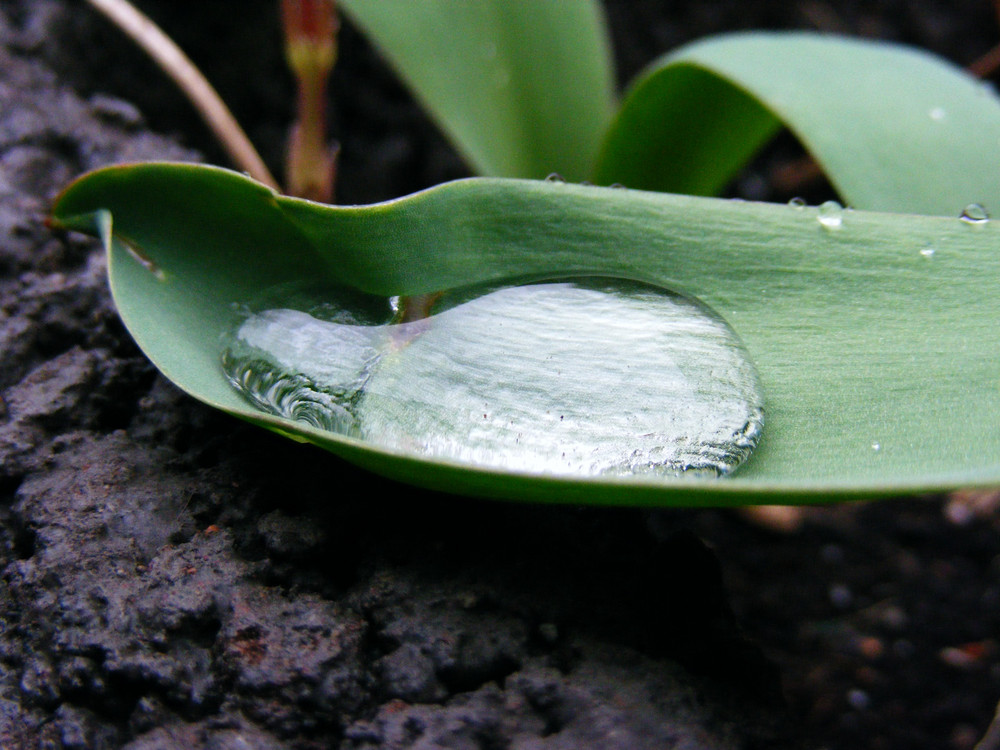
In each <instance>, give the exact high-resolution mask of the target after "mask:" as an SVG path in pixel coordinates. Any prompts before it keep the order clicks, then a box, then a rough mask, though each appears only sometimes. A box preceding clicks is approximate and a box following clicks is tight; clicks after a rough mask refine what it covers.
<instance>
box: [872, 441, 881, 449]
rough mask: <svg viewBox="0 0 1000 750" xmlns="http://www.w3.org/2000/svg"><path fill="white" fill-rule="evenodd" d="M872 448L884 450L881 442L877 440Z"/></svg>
mask: <svg viewBox="0 0 1000 750" xmlns="http://www.w3.org/2000/svg"><path fill="white" fill-rule="evenodd" d="M872 450H873V451H880V450H882V444H881V443H877V442H876V443H872Z"/></svg>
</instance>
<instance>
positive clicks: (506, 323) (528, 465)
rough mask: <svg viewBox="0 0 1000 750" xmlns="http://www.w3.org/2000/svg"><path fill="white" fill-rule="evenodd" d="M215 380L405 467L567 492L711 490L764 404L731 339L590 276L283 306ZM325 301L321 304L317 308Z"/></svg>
mask: <svg viewBox="0 0 1000 750" xmlns="http://www.w3.org/2000/svg"><path fill="white" fill-rule="evenodd" d="M272 297H273V298H274V299H281V300H282V302H283V304H282V305H281V306H277V305H276V304H269V303H266V302H265V303H264V304H259V305H257V307H258V308H259V311H256V312H248V314H247V315H246V317H245V319H244V320H243V321H242V322H241V323H240V325H239V326H238V328H237V329H236V330H235V332H234V333H233V334H232V336H231V340H230V341H229V342H228V346H227V347H226V349H225V353H224V356H223V368H224V370H225V372H226V375H227V377H228V378H229V380H230V382H231V383H232V384H233V386H234V387H235V388H237V389H238V390H239V391H240V392H241V393H243V394H244V396H245V397H246V398H247V399H249V400H250V401H251V402H252V403H253V404H255V405H256V406H257V407H258V408H260V409H262V410H264V411H267V412H270V413H273V414H277V415H280V416H284V417H287V418H289V419H293V420H300V421H304V422H308V423H310V424H312V425H314V426H316V427H319V428H322V429H325V430H329V431H332V432H337V433H341V434H344V435H349V436H352V437H356V438H359V439H361V440H364V441H366V442H370V443H373V444H375V445H378V446H382V447H385V448H388V449H391V450H395V451H403V452H409V453H414V454H418V455H420V456H424V457H427V458H433V459H445V460H451V461H459V462H463V463H469V464H474V465H478V466H482V467H488V468H492V469H503V470H510V471H517V472H533V473H540V474H553V475H562V476H592V475H614V476H623V477H627V476H633V475H639V476H643V475H645V476H648V475H661V476H672V475H681V474H684V475H696V476H712V477H714V476H719V475H723V474H727V473H729V472H730V471H732V470H733V469H735V468H736V467H737V466H739V464H741V463H742V462H743V461H744V460H746V458H747V457H748V456H749V455H750V453H751V451H752V450H753V448H754V446H755V445H756V444H757V441H758V439H759V437H760V434H761V429H762V424H763V405H762V398H761V393H760V388H759V385H758V381H757V376H756V372H755V370H754V367H753V364H752V363H751V361H750V360H749V358H748V356H747V354H746V352H745V351H744V349H743V348H742V346H741V345H740V343H739V341H738V339H737V338H736V336H735V335H734V333H733V332H732V330H731V329H730V328H729V326H728V325H727V324H726V323H725V322H724V321H723V320H722V319H720V318H719V317H718V316H716V315H714V314H713V313H712V312H711V311H710V310H708V309H706V308H705V307H704V306H702V305H699V304H697V303H695V302H692V301H690V300H688V299H686V298H683V297H679V296H677V295H674V294H671V293H669V292H666V291H664V290H662V289H660V288H658V287H654V286H650V285H647V284H641V283H637V282H632V281H624V280H620V279H608V278H581V279H572V280H564V281H557V282H546V283H538V284H528V285H523V286H514V287H506V288H500V289H492V290H479V291H464V292H453V293H448V294H446V295H443V296H442V297H441V298H440V299H438V300H437V301H436V303H435V304H434V306H433V308H432V309H431V314H430V316H429V317H427V318H424V319H422V320H417V321H415V322H399V321H401V320H403V318H404V316H403V315H402V314H401V313H400V312H399V311H397V310H396V309H395V304H396V301H395V300H380V299H375V298H371V297H362V296H360V295H358V294H357V293H347V292H343V291H331V290H324V291H322V292H321V291H317V290H314V291H311V292H300V293H296V294H292V295H288V294H275V295H272ZM321 299H322V300H323V302H322V303H318V300H321Z"/></svg>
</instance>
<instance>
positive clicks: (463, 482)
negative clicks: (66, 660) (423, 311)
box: [53, 164, 1000, 505]
mask: <svg viewBox="0 0 1000 750" xmlns="http://www.w3.org/2000/svg"><path fill="white" fill-rule="evenodd" d="M109 216H110V217H113V231H114V237H115V241H114V242H113V243H112V244H111V246H110V247H109V270H110V278H111V286H112V291H113V294H114V297H115V302H116V304H117V305H118V309H119V311H120V312H121V315H122V318H123V319H124V321H125V323H126V325H127V326H128V328H129V330H130V331H131V333H132V335H133V336H134V337H135V339H136V341H137V342H138V343H139V345H140V346H141V347H142V348H143V350H144V351H145V352H146V354H147V355H148V356H149V357H150V359H151V360H152V361H153V362H154V363H155V364H156V365H157V367H159V368H160V369H161V370H162V371H163V373H164V374H165V375H167V377H169V378H170V379H171V380H173V381H174V382H175V383H177V384H178V385H179V386H180V387H181V388H183V389H185V390H186V391H188V392H189V393H191V394H192V395H194V396H196V397H197V398H199V399H201V400H202V401H204V402H206V403H209V404H212V405H214V406H217V407H219V408H221V409H224V410H226V411H228V412H230V413H232V414H235V415H237V416H240V417H242V418H244V419H247V420H250V421H252V422H255V423H257V424H261V425H264V426H266V427H269V428H271V429H274V430H277V431H279V432H282V433H283V434H287V435H289V436H293V437H297V438H299V439H304V440H308V441H310V442H313V443H316V444H317V445H321V446H323V447H324V448H327V449H329V450H332V451H334V452H336V453H338V454H340V455H342V456H344V457H346V458H348V459H350V460H352V461H355V462H357V463H359V464H361V465H363V466H367V467H369V468H371V469H372V470H374V471H377V472H380V473H384V474H387V475H390V476H393V477H396V478H399V479H402V480H405V481H409V482H413V483H417V484H421V485H427V486H431V487H437V488H441V489H445V490H448V491H452V492H464V493H471V494H480V495H490V496H497V497H508V498H522V499H537V500H545V501H573V502H588V503H625V504H660V505H681V504H709V503H762V502H810V501H828V500H833V499H840V498H848V497H859V496H875V495H891V494H909V493H914V492H921V491H931V490H941V489H945V488H950V487H954V486H959V485H965V486H969V485H990V484H995V483H997V482H1000V430H998V429H997V424H998V422H1000V385H998V383H1000V337H998V336H997V333H998V331H997V320H998V319H1000V288H998V287H1000V253H997V252H996V248H997V245H998V241H1000V226H998V223H997V222H985V223H981V224H971V223H969V222H965V221H962V220H959V219H958V218H954V217H951V218H943V217H929V216H912V215H899V214H887V213H876V212H868V211H846V212H845V213H844V214H843V215H842V216H841V217H840V219H841V224H840V226H839V227H832V226H824V225H823V224H822V223H821V222H820V221H819V220H818V219H819V213H818V211H817V209H814V208H796V207H792V206H783V205H770V204H757V203H744V202H734V201H723V200H719V199H713V198H699V197H688V196H679V195H669V194H657V193H647V192H642V191H634V190H616V189H610V188H597V187H586V186H578V185H569V184H553V183H547V182H541V181H526V180H504V179H472V180H463V181H459V182H454V183H448V184H445V185H441V186H438V187H436V188H433V189H430V190H427V191H424V192H422V193H418V194H415V195H413V196H409V197H406V198H402V199H399V200H395V201H391V202H388V203H384V204H378V205H374V206H368V207H330V206H322V205H318V204H314V203H309V202H307V201H302V200H295V199H290V198H283V197H278V196H276V195H275V194H273V193H272V192H271V191H269V190H267V189H266V188H264V187H262V186H260V185H258V184H256V183H253V182H252V181H250V180H249V179H247V178H245V177H242V176H240V175H237V174H235V173H231V172H228V171H225V170H221V169H217V168H210V167H198V166H192V165H162V164H160V165H144V166H134V167H113V168H108V169H105V170H102V171H98V172H96V173H93V174H91V175H89V176H86V177H84V178H82V179H81V180H79V181H77V182H76V183H74V184H73V185H72V186H71V187H70V188H69V189H67V191H66V192H65V193H64V194H63V195H62V196H61V197H60V198H59V199H58V201H57V203H56V205H55V208H54V213H53V219H54V222H55V223H56V224H58V225H62V226H64V227H67V228H71V229H78V230H81V231H88V232H91V233H98V234H99V233H101V231H102V227H103V229H104V230H106V229H107V228H108V226H109V224H108V221H109ZM835 223H836V222H833V221H829V222H828V224H831V225H832V224H835ZM129 248H131V252H130V250H129ZM133 254H137V255H139V256H141V257H142V258H144V259H145V262H144V263H140V262H138V261H137V259H136V257H135V256H134V255H133ZM151 268H155V269H156V270H157V273H153V272H151V270H150V269H151ZM582 272H589V273H604V274H615V275H622V276H632V277H638V278H640V279H645V280H649V281H654V282H657V283H660V284H662V285H664V286H666V287H668V288H670V289H673V290H676V291H679V292H682V293H685V294H687V295H690V296H693V297H695V298H697V299H699V300H701V301H703V302H704V303H706V304H708V305H709V306H711V307H712V308H713V309H714V310H715V311H716V312H718V313H719V314H720V315H721V316H723V317H724V318H725V319H726V320H727V321H728V322H729V323H730V324H731V325H732V327H733V328H734V329H735V330H736V332H737V333H738V334H739V336H740V337H741V338H742V340H743V342H744V343H745V345H746V348H747V350H748V351H749V352H750V354H751V356H752V358H753V359H754V361H755V362H756V364H757V367H758V371H759V373H760V377H761V381H762V385H763V388H764V393H765V398H766V408H767V416H766V423H765V428H764V436H763V439H762V441H761V443H760V445H759V447H758V449H757V451H756V452H755V454H754V455H753V456H752V457H751V458H750V460H749V461H748V463H747V464H745V466H744V467H743V468H742V469H740V470H739V471H738V472H737V473H736V474H735V475H734V476H733V477H731V478H727V479H720V480H694V481H692V480H686V479H656V480H654V479H635V480H625V479H605V478H588V479H566V478H553V477H544V476H533V475H530V474H520V473H513V472H508V473H504V472H497V471H487V470H482V469H477V468H476V467H474V466H468V465H461V464H458V463H451V462H447V461H435V460H428V459H423V458H420V457H418V456H416V455H414V454H411V453H408V452H406V451H403V450H399V451H389V450H385V449H380V448H378V447H375V446H372V445H370V444H366V443H364V442H362V441H359V440H357V439H353V438H350V437H342V436H338V435H334V434H331V433H327V432H322V431H319V430H316V429H314V428H311V427H309V426H308V425H306V424H304V423H301V422H293V421H289V420H283V419H280V418H277V417H272V416H269V415H267V414H264V413H261V412H259V411H257V410H255V409H254V408H252V407H250V406H249V405H248V403H247V402H245V401H244V400H243V399H242V398H241V397H240V396H238V395H237V394H236V392H235V391H233V389H232V388H231V387H230V385H229V384H228V382H227V381H226V379H225V377H224V376H223V373H222V370H221V368H220V365H219V359H220V347H221V343H220V337H221V336H222V334H223V333H225V332H226V331H228V330H231V329H232V326H233V325H234V324H235V322H236V321H237V319H238V313H237V311H236V310H235V309H234V305H239V304H241V303H244V302H246V301H247V300H248V299H252V298H254V297H256V296H257V295H259V294H260V293H261V292H262V291H263V290H265V289H271V288H273V287H274V286H275V285H276V284H279V285H280V284H281V283H283V282H289V281H294V280H296V279H303V278H305V279H321V278H326V279H329V280H333V281H337V282H339V283H344V284H347V285H350V286H352V287H356V288H358V289H360V290H364V291H367V292H372V293H377V294H385V295H389V294H419V293H424V292H431V291H435V290H439V289H447V288H451V287H456V286H465V285H468V284H470V283H474V282H486V281H502V280H505V279H511V278H523V277H524V276H526V275H531V276H546V275H551V276H566V275H568V274H573V273H582Z"/></svg>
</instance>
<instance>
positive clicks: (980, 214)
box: [958, 203, 990, 224]
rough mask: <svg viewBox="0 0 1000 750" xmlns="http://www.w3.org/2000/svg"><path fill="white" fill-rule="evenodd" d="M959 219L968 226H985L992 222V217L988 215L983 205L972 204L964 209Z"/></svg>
mask: <svg viewBox="0 0 1000 750" xmlns="http://www.w3.org/2000/svg"><path fill="white" fill-rule="evenodd" d="M958 218H960V219H961V220H962V221H964V222H965V223H967V224H985V223H986V222H988V221H989V220H990V215H989V214H988V213H986V209H985V208H983V205H982V204H981V203H970V204H969V205H968V206H966V207H965V208H963V209H962V213H961V215H960V216H959V217H958Z"/></svg>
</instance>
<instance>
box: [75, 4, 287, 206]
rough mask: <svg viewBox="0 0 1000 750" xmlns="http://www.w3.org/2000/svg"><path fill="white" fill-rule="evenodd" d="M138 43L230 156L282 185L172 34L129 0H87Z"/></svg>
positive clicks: (261, 178) (265, 179)
mask: <svg viewBox="0 0 1000 750" xmlns="http://www.w3.org/2000/svg"><path fill="white" fill-rule="evenodd" d="M87 2H89V3H90V4H91V5H92V6H93V7H94V8H96V9H97V10H99V11H100V12H101V13H103V14H104V15H105V16H106V17H107V18H108V19H110V20H111V22H112V23H114V24H115V25H116V26H117V27H118V28H120V29H121V30H122V31H123V32H125V34H127V35H128V36H129V37H130V38H131V39H132V40H133V41H134V42H135V43H136V44H138V45H139V46H140V47H141V48H142V49H143V50H144V51H145V52H146V53H147V54H148V55H149V56H150V57H151V58H152V59H153V60H154V61H155V62H156V64H157V65H159V66H160V68H161V69H162V70H163V71H164V72H165V73H166V74H167V75H168V76H170V77H171V78H172V79H173V81H174V82H175V83H176V84H177V86H178V87H179V88H180V89H181V91H182V92H184V95H185V96H186V97H187V98H188V100H189V101H190V102H191V103H192V104H193V105H194V107H195V109H196V110H198V113H199V114H200V115H201V117H202V119H204V120H205V123H206V124H207V125H208V127H209V128H210V129H211V131H212V133H213V135H214V136H215V137H216V139H217V140H218V141H219V143H220V144H222V147H223V148H224V149H225V150H226V153H227V154H228V155H229V158H230V159H232V161H233V163H234V164H235V165H236V166H237V167H238V168H239V169H242V170H243V171H244V172H246V173H247V174H249V175H250V176H251V177H253V178H254V179H255V180H257V181H258V182H262V183H264V184H265V185H267V186H269V187H271V188H274V189H275V190H278V189H280V188H279V187H278V183H277V181H276V180H275V179H274V177H273V176H272V175H271V173H270V171H269V170H268V168H267V166H266V165H265V164H264V160H263V159H261V157H260V154H258V153H257V150H256V149H255V148H254V147H253V144H252V143H250V139H249V138H247V135H246V133H244V132H243V128H241V127H240V126H239V123H237V122H236V118H235V117H233V115H232V113H231V112H230V111H229V108H228V107H226V105H225V104H224V103H223V102H222V99H221V98H220V97H219V95H218V94H217V93H216V91H215V89H213V88H212V85H211V84H210V83H209V82H208V80H206V78H205V76H203V75H202V74H201V72H200V71H199V70H198V68H197V67H195V65H194V63H192V62H191V60H190V59H189V58H188V56H187V55H185V54H184V52H182V51H181V49H180V47H178V46H177V45H176V44H175V43H174V42H173V40H172V39H170V37H168V36H167V35H166V34H164V33H163V31H162V30H161V29H160V28H159V27H158V26H157V25H156V24H155V23H153V21H152V20H150V19H149V18H148V17H147V16H145V15H144V14H143V13H141V12H140V11H139V10H137V9H136V8H135V7H134V6H133V5H132V4H131V3H129V2H127V0H87Z"/></svg>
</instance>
